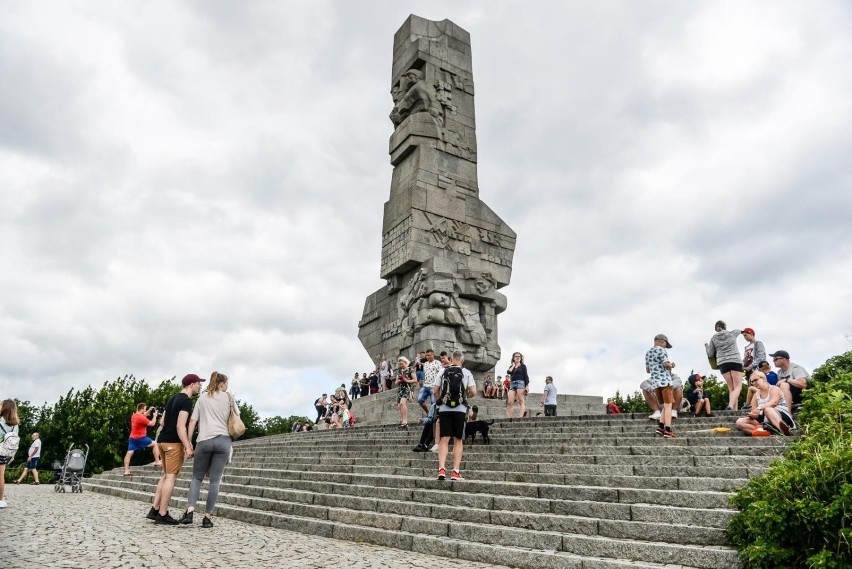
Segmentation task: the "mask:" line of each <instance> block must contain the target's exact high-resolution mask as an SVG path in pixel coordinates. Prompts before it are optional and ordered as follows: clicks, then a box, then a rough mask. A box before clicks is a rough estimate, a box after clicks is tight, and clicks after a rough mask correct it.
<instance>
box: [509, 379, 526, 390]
mask: <svg viewBox="0 0 852 569" xmlns="http://www.w3.org/2000/svg"><path fill="white" fill-rule="evenodd" d="M526 388H527V385H526V384H525V383H524V380H523V379H513V380H512V382H511V383H510V384H509V391H517V390H519V389H526Z"/></svg>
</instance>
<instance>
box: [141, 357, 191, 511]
mask: <svg viewBox="0 0 852 569" xmlns="http://www.w3.org/2000/svg"><path fill="white" fill-rule="evenodd" d="M203 382H204V380H203V379H201V378H200V377H198V376H197V375H195V374H194V373H190V374H188V375H186V376H184V378H183V381H182V382H181V383H182V384H183V389H181V390H180V392H178V393H177V394H175V395H172V396H171V397H170V398H169V400H168V401H167V402H166V406H165V409H164V410H163V418H162V419H161V420H160V425H162V427H163V429H162V430H161V431H160V436H158V437H157V445H158V446H159V448H160V456H161V457H162V461H163V475H162V476H161V477H160V481H159V482H158V483H157V491H156V492H154V501H153V503H152V504H151V509H150V510H149V511H148V519H149V520H154V523H155V524H165V525H172V526H173V525H177V523H178V521H177V520H176V519H174V518H173V517H172V516H171V514H169V501H170V500H171V499H172V492H174V489H175V481H176V480H177V476H178V474H179V473H180V469H181V468H182V467H183V461H184V458H192V455H193V454H194V452H193V450H192V441H191V440H190V438H189V431H188V430H187V424H188V423H189V417H190V415H192V396H193V395H198V392H199V391H201V384H202V383H203Z"/></svg>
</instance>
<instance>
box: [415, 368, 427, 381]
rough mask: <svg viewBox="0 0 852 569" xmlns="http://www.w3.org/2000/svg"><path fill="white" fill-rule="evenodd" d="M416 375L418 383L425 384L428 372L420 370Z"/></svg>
mask: <svg viewBox="0 0 852 569" xmlns="http://www.w3.org/2000/svg"><path fill="white" fill-rule="evenodd" d="M415 375H416V376H417V381H419V382H420V383H423V382H424V381H425V380H426V372H425V371H423V370H421V369H418V370H417V371H416V372H415Z"/></svg>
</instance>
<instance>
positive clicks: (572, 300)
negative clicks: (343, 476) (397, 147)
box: [0, 0, 852, 416]
mask: <svg viewBox="0 0 852 569" xmlns="http://www.w3.org/2000/svg"><path fill="white" fill-rule="evenodd" d="M2 12H3V17H2V18H0V295H2V304H0V397H4V398H5V397H18V398H21V399H25V400H30V401H32V402H34V403H41V402H44V401H47V402H51V403H52V402H54V401H56V400H57V399H58V398H59V396H60V395H62V394H64V393H65V392H67V391H68V389H69V388H71V387H74V388H81V387H85V386H87V385H90V384H91V385H96V386H97V385H101V384H102V383H103V382H104V381H107V380H110V379H114V378H115V377H117V376H120V375H124V374H125V373H133V374H135V375H136V376H137V377H144V378H147V379H149V380H152V381H153V382H159V381H160V380H161V379H164V378H168V377H171V376H173V375H177V376H179V377H181V376H183V375H184V374H186V373H189V372H195V373H199V374H201V375H207V376H209V373H210V372H211V371H213V370H219V371H222V372H224V373H227V374H228V375H229V376H230V377H231V384H232V385H231V388H232V391H234V393H235V394H236V395H237V397H239V398H241V399H243V400H245V401H248V402H249V403H251V404H252V405H253V406H254V407H255V409H257V410H258V411H259V412H260V413H261V414H262V415H264V416H270V415H284V416H288V415H290V414H309V412H312V402H313V399H314V398H315V397H316V396H317V395H318V394H319V393H322V392H323V391H327V390H328V389H331V388H332V387H333V386H334V385H336V384H339V383H340V382H341V380H344V379H346V380H348V379H349V378H351V376H352V373H353V372H354V371H356V370H357V371H365V370H367V369H368V368H369V367H370V366H371V361H370V359H369V356H368V354H367V353H366V352H365V351H364V350H363V348H362V347H361V344H360V342H359V341H358V339H357V323H358V320H359V318H360V316H361V311H362V309H363V303H364V298H365V297H366V296H367V295H368V294H370V293H372V292H373V291H375V290H376V289H378V288H379V287H381V286H382V285H383V282H382V281H381V280H380V279H379V260H380V259H379V258H380V250H381V216H382V206H383V203H384V202H385V201H386V200H387V198H388V195H389V189H390V176H391V166H390V163H389V158H388V155H387V142H388V138H389V136H390V135H391V132H392V124H391V122H390V120H389V119H388V113H389V111H390V109H391V107H392V101H391V98H390V95H389V90H390V72H391V55H392V51H391V50H392V40H393V34H394V32H395V31H396V30H397V29H398V28H399V26H400V25H401V24H402V23H403V21H404V20H405V18H406V17H407V16H408V15H409V14H410V13H416V14H418V15H420V16H422V17H425V18H429V19H433V20H442V19H444V18H449V19H451V20H453V21H454V22H455V23H457V24H458V25H460V26H461V27H463V28H465V29H466V30H468V31H469V32H470V33H471V37H472V42H473V65H474V81H475V84H476V113H477V127H478V129H477V136H478V142H479V185H480V196H481V198H482V199H483V200H484V201H485V202H486V203H487V204H488V205H489V206H490V207H491V208H492V209H493V210H494V211H496V212H497V213H498V214H499V215H500V216H501V217H502V218H503V219H504V220H505V221H506V222H507V223H509V225H510V226H511V227H512V228H513V229H514V230H515V231H516V232H517V233H518V244H517V249H516V252H515V262H514V269H513V275H512V283H511V284H510V285H509V286H508V287H506V288H504V289H503V292H504V293H505V294H506V295H507V297H508V301H509V308H508V310H507V311H506V312H505V313H504V314H503V315H502V316H501V320H500V344H501V346H502V347H503V352H504V354H505V355H506V356H508V354H510V353H511V351H512V350H520V351H522V352H523V353H524V354H525V356H526V360H527V364H528V367H529V370H530V373H531V375H532V377H533V385H532V387H533V389H534V390H540V389H541V387H542V386H543V384H544V380H543V378H544V376H545V375H552V376H554V377H555V378H556V385H557V387H558V389H559V390H560V393H582V394H595V395H601V396H607V395H610V394H612V393H614V392H615V390H616V389H621V390H622V392H624V391H633V390H634V389H635V387H636V386H637V384H638V383H639V382H640V381H641V380H642V379H643V378H644V373H643V372H644V369H643V368H644V361H643V354H644V352H645V350H646V349H647V348H648V347H649V346H650V345H651V343H652V341H651V340H652V338H653V336H654V334H656V333H658V332H664V333H666V334H668V336H669V338H670V339H671V342H672V344H673V345H674V348H673V349H672V350H671V351H670V355H671V356H672V359H673V360H674V361H676V362H677V363H678V364H679V366H680V368H681V370H683V371H688V370H689V369H690V368H695V369H696V370H701V371H702V372H706V371H708V368H707V362H706V359H705V357H704V355H703V344H704V342H705V341H707V340H708V339H709V337H710V336H711V335H712V332H713V323H714V322H715V321H716V320H717V319H723V320H726V321H727V322H728V323H729V325H730V327H744V326H751V327H753V328H755V329H756V331H757V334H758V338H759V339H762V340H763V341H764V342H765V343H766V345H767V347H768V348H769V349H770V350H775V349H786V350H788V351H789V352H790V353H791V354H792V358H793V360H794V361H796V362H798V363H801V364H803V365H804V366H805V367H806V368H808V369H811V370H812V369H813V368H814V367H815V366H817V365H819V364H820V363H822V362H823V361H824V360H825V359H826V358H827V357H829V356H832V355H835V354H838V353H841V352H843V351H846V350H848V349H850V348H852V245H850V238H849V228H850V218H852V190H850V186H852V159H850V157H852V65H850V63H849V62H850V61H852V35H850V34H849V29H850V25H852V4H850V3H849V2H845V1H840V0H839V1H837V2H816V3H813V2H812V3H802V2H777V1H774V0H773V1H766V2H747V3H746V2H738V1H737V2H734V1H729V2H724V1H723V2H715V1H714V2H652V1H644V2H627V1H622V2H582V3H581V2H570V3H568V2H563V3H552V2H547V3H545V2H540V3H531V2H520V1H517V2H514V1H500V0H491V1H487V2H485V1H483V2H464V1H458V0H454V1H430V2H425V1H424V2H406V1H400V0H386V1H364V2H350V1H344V0H339V1H319V0H311V1H298V2H297V1H269V2H262V1H252V2H236V1H228V2H225V1H218V2H214V1H207V0H205V1H203V2H201V1H198V2H158V1H151V2H135V3H129V2H108V1H104V2H91V1H87V2H58V1H57V2H25V1H15V0H4V1H3V2H2ZM507 364H508V357H504V358H503V360H502V361H501V362H500V364H499V366H498V369H499V370H502V369H504V368H505V366H506V365H507Z"/></svg>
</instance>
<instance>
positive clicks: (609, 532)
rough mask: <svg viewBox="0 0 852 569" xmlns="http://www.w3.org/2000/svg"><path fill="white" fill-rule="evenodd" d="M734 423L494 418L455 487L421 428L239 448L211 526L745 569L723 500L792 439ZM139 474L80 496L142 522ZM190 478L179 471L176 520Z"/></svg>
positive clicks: (570, 564) (526, 563) (146, 478)
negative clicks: (106, 501)
mask: <svg viewBox="0 0 852 569" xmlns="http://www.w3.org/2000/svg"><path fill="white" fill-rule="evenodd" d="M733 421H734V416H733V415H732V414H729V415H727V416H725V415H724V414H720V415H719V416H716V417H714V418H700V419H696V418H691V417H690V418H681V419H678V420H677V422H676V424H675V427H676V432H677V434H678V438H676V439H671V440H670V439H662V438H660V437H657V436H655V435H654V434H653V423H652V422H651V421H649V420H648V418H647V414H643V415H636V416H632V415H597V416H581V417H556V418H549V417H548V418H532V419H524V420H517V419H516V420H514V421H509V420H506V419H497V420H495V422H494V424H493V425H492V427H491V444H490V445H484V444H482V443H481V441H480V440H477V442H476V443H475V444H472V445H471V444H469V445H466V446H465V452H464V462H463V464H462V472H463V475H464V477H465V480H463V481H456V482H451V481H450V480H446V481H438V480H437V479H436V469H437V466H436V463H437V460H436V459H437V456H436V455H435V454H434V453H430V452H425V453H415V452H412V448H413V447H414V446H415V445H416V444H417V441H418V438H419V434H420V428H415V427H410V428H409V429H408V430H401V429H398V428H396V427H392V426H363V427H361V428H358V429H348V430H336V431H314V432H310V433H292V434H287V435H277V436H271V437H264V438H259V439H253V440H248V441H240V442H237V443H236V444H235V447H234V448H235V452H234V461H233V463H232V464H231V465H230V466H229V467H228V468H227V470H226V471H225V476H224V478H223V481H222V485H221V490H220V495H219V502H218V505H217V511H216V512H215V515H217V516H222V517H226V518H232V519H237V520H242V521H245V522H250V523H255V524H260V525H269V526H273V527H278V528H284V529H289V530H293V531H298V532H303V533H308V534H311V535H320V536H327V537H333V538H338V539H344V540H352V541H363V542H368V543H375V544H379V545H384V546H390V547H396V548H400V549H405V550H413V551H418V552H425V553H432V554H436V555H441V556H446V557H452V558H460V559H470V560H477V561H484V562H489V563H494V564H499V565H508V566H512V567H523V568H579V569H615V568H622V569H623V568H628V567H630V568H651V567H655V568H659V567H663V566H664V567H670V568H675V567H683V568H712V569H723V568H728V567H739V561H738V557H737V552H736V550H735V549H734V548H733V547H731V546H730V545H727V543H726V540H725V532H724V528H725V527H726V524H727V522H728V520H729V519H730V517H731V516H732V515H733V514H734V512H733V511H732V510H731V508H730V506H729V505H728V498H729V496H730V495H731V492H732V491H733V490H734V489H735V488H737V487H739V486H741V485H742V484H744V483H745V482H746V480H747V479H748V478H749V477H751V476H754V475H757V474H759V473H761V472H763V471H764V470H765V469H766V468H767V466H768V465H769V463H770V462H771V461H772V460H774V459H776V458H777V457H778V456H779V455H780V454H781V453H782V452H783V450H784V448H785V445H786V443H787V442H789V441H790V440H791V439H789V438H787V439H785V438H781V437H771V438H751V437H746V436H743V435H742V434H740V433H737V432H735V431H730V432H716V431H714V430H713V429H714V428H716V427H732V426H733ZM135 470H136V474H137V475H136V476H134V477H132V478H125V477H123V476H122V471H121V469H120V468H119V469H116V470H113V471H110V472H105V473H103V474H101V475H98V476H95V477H93V478H92V479H91V480H90V481H89V483H88V484H87V489H88V490H93V491H96V492H102V493H106V494H112V495H116V496H121V497H125V498H129V499H134V500H139V502H140V506H139V515H140V522H142V521H143V520H142V516H144V515H145V513H147V506H146V505H145V504H146V503H147V502H149V501H150V498H151V495H152V492H153V489H154V486H155V484H156V482H157V480H158V478H159V471H157V470H155V469H154V468H153V466H147V467H141V468H140V467H136V468H135ZM190 474H191V464H187V465H186V466H185V467H184V469H183V472H182V473H181V475H180V479H179V481H178V483H177V488H176V491H175V496H174V498H173V500H172V506H173V507H174V508H177V509H178V510H180V509H182V508H183V507H184V506H185V503H186V495H187V490H188V488H189V478H190ZM205 487H206V484H205ZM204 496H205V494H204V491H202V496H201V499H202V502H201V503H200V505H201V506H202V507H203V499H204Z"/></svg>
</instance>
